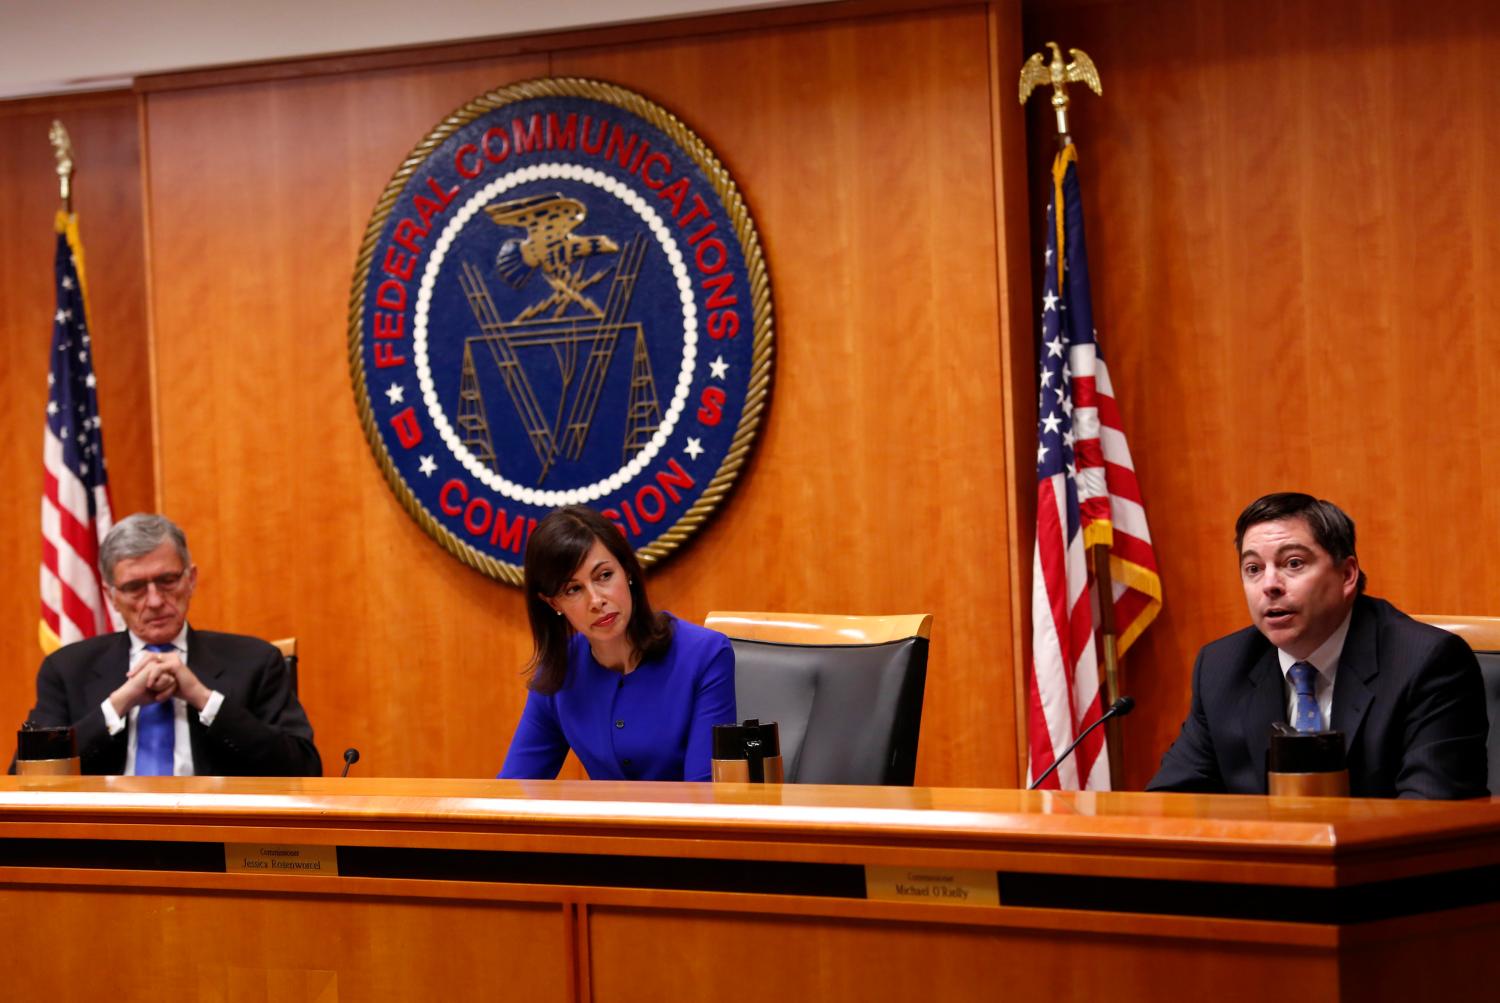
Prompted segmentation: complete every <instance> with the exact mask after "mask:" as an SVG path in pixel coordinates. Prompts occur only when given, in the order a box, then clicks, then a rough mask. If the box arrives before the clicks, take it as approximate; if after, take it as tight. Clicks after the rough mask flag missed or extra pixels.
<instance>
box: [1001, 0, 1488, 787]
mask: <svg viewBox="0 0 1500 1003" xmlns="http://www.w3.org/2000/svg"><path fill="white" fill-rule="evenodd" d="M1025 34H1026V38H1027V42H1028V45H1027V50H1028V51H1033V50H1035V49H1038V48H1040V47H1041V45H1042V43H1043V42H1045V41H1047V40H1049V39H1055V40H1056V41H1058V42H1060V43H1061V44H1062V45H1064V46H1071V47H1077V48H1081V49H1084V50H1085V51H1087V52H1088V53H1089V54H1090V55H1091V56H1092V57H1093V58H1094V60H1095V62H1096V63H1097V64H1098V66H1099V70H1100V73H1101V76H1102V78H1103V82H1104V88H1105V91H1104V95H1105V96H1104V97H1103V98H1102V99H1100V98H1095V97H1094V96H1093V95H1091V94H1081V95H1080V96H1079V97H1078V99H1077V100H1076V101H1075V102H1074V105H1073V108H1074V112H1073V131H1074V137H1075V140H1076V141H1077V143H1078V146H1079V151H1080V158H1081V170H1082V174H1083V190H1084V199H1085V206H1086V210H1087V213H1088V218H1089V245H1090V246H1089V250H1090V259H1091V260H1090V264H1091V266H1092V278H1093V281H1094V296H1095V299H1094V308H1095V317H1096V319H1097V321H1098V327H1099V331H1100V334H1101V338H1102V339H1103V344H1104V347H1105V350H1106V352H1107V353H1108V355H1109V358H1110V367H1111V375H1112V376H1113V378H1114V383H1115V389H1116V392H1117V394H1118V396H1119V398H1120V401H1121V405H1122V408H1123V410H1124V415H1125V421H1126V425H1127V431H1128V434H1129V438H1130V444H1131V448H1132V451H1133V453H1134V456H1135V462H1136V467H1137V470H1138V472H1139V474H1140V480H1141V485H1142V490H1143V491H1144V493H1145V497H1146V503H1147V510H1148V512H1149V514H1150V517H1151V528H1152V533H1153V535H1154V536H1155V538H1156V544H1157V556H1158V558H1159V560H1160V561H1161V564H1162V577H1163V583H1164V588H1165V591H1166V606H1165V610H1164V612H1163V614H1162V616H1161V618H1160V619H1159V620H1158V621H1157V623H1156V625H1155V626H1153V627H1152V628H1151V629H1150V630H1149V631H1147V633H1146V634H1145V635H1144V637H1143V639H1142V641H1141V642H1140V643H1139V645H1137V647H1136V648H1135V649H1134V651H1132V652H1131V654H1130V655H1129V656H1128V658H1127V664H1126V667H1125V672H1126V680H1127V684H1126V687H1125V688H1126V690H1127V691H1128V692H1131V693H1133V694H1134V696H1135V697H1136V699H1137V701H1138V706H1139V709H1138V710H1137V711H1136V714H1135V716H1134V717H1132V718H1131V719H1130V721H1129V722H1127V724H1126V728H1125V731H1126V736H1127V737H1126V741H1127V764H1126V765H1127V779H1128V782H1129V784H1130V786H1134V787H1139V786H1141V785H1143V784H1144V783H1145V782H1146V781H1147V780H1148V779H1149V778H1150V776H1151V774H1152V773H1153V772H1154V771H1155V767H1156V765H1157V762H1158V761H1159V759H1160V756H1161V753H1162V752H1163V751H1164V750H1165V749H1166V747H1167V746H1168V745H1169V744H1170V742H1171V739H1172V738H1173V737H1174V736H1175V734H1176V730H1177V726H1178V724H1179V722H1180V721H1181V719H1182V716H1183V714H1184V712H1185V710H1186V707H1187V703H1188V689H1189V672H1190V668H1191V661H1192V658H1193V654H1194V652H1195V651H1196V649H1197V648H1198V646H1199V645H1201V644H1202V643H1204V642H1206V641H1208V640H1210V639H1212V638H1214V637H1217V636H1219V635H1222V634H1224V633H1226V632H1228V631H1230V630H1233V629H1236V628H1238V627H1240V626H1243V625H1245V624H1246V623H1248V616H1247V614H1246V612H1245V608H1244V600H1243V595H1242V593H1241V590H1240V589H1239V588H1238V587H1237V584H1236V581H1237V579H1236V573H1235V563H1234V557H1233V550H1232V540H1233V523H1234V519H1235V517H1236V515H1237V514H1238V513H1239V511H1240V509H1241V508H1242V507H1243V506H1244V505H1245V504H1246V503H1248V502H1249V501H1251V500H1252V499H1254V498H1255V497H1257V496H1259V495H1260V494H1263V493H1265V492H1268V491H1276V490H1288V489H1292V490H1299V489H1300V490H1306V491H1309V492H1312V493H1314V494H1317V495H1319V496H1320V497H1326V498H1330V499H1332V500H1334V501H1336V502H1338V503H1339V504H1340V505H1341V506H1343V507H1344V508H1345V509H1346V510H1347V511H1348V512H1349V513H1350V514H1351V515H1352V516H1353V517H1354V519H1355V520H1356V522H1357V524H1358V526H1359V530H1360V534H1359V537H1360V548H1359V549H1360V557H1361V560H1362V563H1363V565H1364V566H1365V568H1366V569H1367V571H1368V572H1369V575H1370V591H1371V592H1372V593H1373V594H1376V595H1381V596H1385V597H1387V598H1390V599H1391V600H1393V601H1394V602H1396V603H1397V605H1399V606H1401V607H1403V608H1405V609H1407V610H1410V611H1445V612H1447V611H1451V612H1456V613H1483V614H1496V613H1500V566H1497V565H1496V563H1495V562H1494V561H1493V560H1491V559H1490V551H1491V550H1492V549H1493V547H1491V546H1489V541H1490V538H1491V537H1492V536H1493V533H1492V532H1491V527H1493V526H1494V525H1496V524H1497V520H1500V495H1497V494H1496V493H1495V492H1493V491H1489V490H1487V486H1488V485H1489V484H1491V483H1492V482H1494V480H1495V474H1496V472H1497V470H1500V406H1497V404H1496V399H1497V391H1500V377H1497V376H1496V375H1495V367H1494V365H1493V355H1494V352H1495V347H1496V345H1497V333H1500V324H1497V308H1500V297H1497V294H1496V287H1495V281H1494V277H1493V276H1494V271H1495V268H1496V267H1497V264H1500V236H1497V230H1496V228H1495V225H1494V221H1495V220H1496V219H1497V218H1500V196H1497V195H1496V193H1495V186H1494V184H1493V178H1494V173H1495V170H1496V167H1497V166H1500V165H1497V158H1496V152H1495V150H1496V146H1495V140H1494V136H1495V135H1496V130H1497V127H1500V111H1497V110H1496V103H1495V100H1494V99H1495V95H1496V85H1495V82H1494V79H1493V75H1492V72H1491V70H1489V69H1488V67H1489V66H1490V65H1492V64H1493V63H1494V61H1495V60H1496V58H1497V57H1500V8H1496V7H1494V6H1493V5H1491V4H1488V3H1485V2H1483V0H1463V2H1454V3H1445V4H1420V3H1415V2H1406V3H1385V2H1377V0H1338V2H1334V3H1327V4H1317V5H1307V4H1302V3H1298V2H1295V0H1275V2H1270V3H1262V4H1237V3H1232V2H1219V3H1195V4H1182V3H1176V2H1165V0H1160V2H1140V3H1128V4H1127V3H1105V4H1045V3H1038V4H1035V5H1033V6H1030V7H1028V20H1027V23H1026V28H1025ZM1031 118H1032V122H1031V124H1032V130H1031V135H1032V142H1033V149H1050V132H1051V115H1050V111H1047V110H1045V109H1044V108H1043V107H1041V106H1040V105H1039V106H1038V107H1037V108H1036V109H1034V110H1033V111H1032V113H1031ZM1032 159H1033V165H1032V166H1033V172H1034V173H1033V189H1034V194H1035V192H1036V190H1037V183H1038V182H1039V181H1040V180H1041V176H1040V174H1039V173H1037V172H1039V171H1040V170H1041V169H1043V168H1044V167H1045V164H1044V160H1045V158H1044V157H1041V156H1033V158H1032ZM1033 203H1034V205H1035V206H1036V207H1037V208H1038V209H1039V207H1040V195H1036V197H1034V198H1033ZM1035 221H1036V217H1035V216H1034V217H1033V228H1034V229H1035V226H1036V222H1035Z"/></svg>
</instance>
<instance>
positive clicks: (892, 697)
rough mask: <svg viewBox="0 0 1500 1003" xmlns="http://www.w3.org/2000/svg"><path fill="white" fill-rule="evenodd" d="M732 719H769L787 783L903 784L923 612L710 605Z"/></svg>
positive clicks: (911, 758) (922, 654) (910, 766)
mask: <svg viewBox="0 0 1500 1003" xmlns="http://www.w3.org/2000/svg"><path fill="white" fill-rule="evenodd" d="M705 622H706V623H707V625H708V626H709V627H712V628H713V629H714V630H717V631H721V632H723V633H724V634H727V635H728V636H729V638H730V641H731V643H732V644H733V645H734V663H735V702H736V703H737V704H738V708H739V715H740V720H742V721H743V720H748V719H750V718H758V719H760V720H761V721H762V722H766V721H775V722H776V724H777V726H778V729H779V731H780V735H781V759H782V767H783V772H784V775H785V777H786V782H787V783H804V784H887V785H904V786H908V787H909V786H911V784H912V782H913V780H914V778H915V776H916V769H917V738H918V735H919V733H920V731H921V727H922V696H923V693H924V691H925V689H926V685H927V647H928V638H929V636H930V634H931V632H932V614H930V613H919V614H912V615H906V616H828V615H819V614H807V613H728V612H719V613H710V614H709V615H708V619H707V620H706V621H705Z"/></svg>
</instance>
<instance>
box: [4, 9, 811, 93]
mask: <svg viewBox="0 0 1500 1003" xmlns="http://www.w3.org/2000/svg"><path fill="white" fill-rule="evenodd" d="M808 2H827V0H0V99H4V98H15V97H24V96H29V95H39V94H55V93H60V92H64V91H72V90H97V89H101V88H108V87H121V86H126V85H128V84H129V82H130V80H131V78H133V77H136V76H140V75H142V74H146V73H161V72H166V71H171V70H186V69H199V68H203V67H209V66H227V65H231V64H234V63H249V62H260V61H262V60H268V59H282V58H287V57H294V56H313V55H323V54H327V53H337V52H355V51H360V50H364V49H383V48H391V47H394V46H404V45H423V44H429V43H434V42H450V41H457V40H461V39H466V38H489V37H495V36H504V35H525V34H531V33H534V32H541V31H555V30H560V29H569V28H583V27H591V26H597V25H605V24H623V23H627V22H631V21H647V20H656V19H662V18H674V17H684V16H687V15H691V14H701V13H707V12H715V11H729V10H750V9H754V8H760V7H780V6H787V5H789V4H791V3H808Z"/></svg>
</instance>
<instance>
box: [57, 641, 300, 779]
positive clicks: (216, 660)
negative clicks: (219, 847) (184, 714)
mask: <svg viewBox="0 0 1500 1003" xmlns="http://www.w3.org/2000/svg"><path fill="white" fill-rule="evenodd" d="M187 647H188V666H189V667H190V668H191V669H192V670H193V672H194V673H195V674H196V675H197V676H198V678H199V679H201V680H203V683H204V685H206V686H207V687H208V688H209V689H213V690H218V691H219V692H220V693H222V694H224V702H223V704H222V705H221V706H220V707H219V712H218V714H216V715H214V723H213V725H212V726H206V725H204V724H203V722H201V721H199V720H198V712H197V711H196V710H194V709H193V708H191V707H189V708H188V734H189V737H190V739H191V741H192V745H193V770H194V772H195V773H197V774H198V775H199V776H267V777H274V776H287V777H298V776H321V775H322V773H323V763H322V760H321V759H319V757H318V750H317V748H316V747H315V746H314V745H313V731H312V725H311V724H309V723H308V720H307V713H306V712H305V711H303V709H302V705H301V704H300V703H298V701H297V695H296V694H295V693H293V692H292V689H291V678H290V675H289V673H288V672H287V668H286V659H284V658H283V657H282V655H281V652H279V651H277V650H276V649H275V648H274V647H272V646H271V645H269V644H267V643H266V642H265V641H261V640H258V639H257V638H253V637H242V636H240V635H238V634H219V633H215V632H213V631H208V630H194V629H192V628H191V627H189V628H188V634H187ZM129 659H130V635H129V634H127V633H125V632H124V631H121V632H119V633H116V634H106V635H104V636H102V637H91V638H89V639H87V640H84V641H78V642H75V643H73V644H70V645H67V646H66V647H63V648H59V649H58V650H57V651H54V652H53V653H52V654H50V655H48V656H47V657H46V658H45V659H43V660H42V667H41V669H40V670H39V671H38V672H37V677H36V706H35V707H33V708H32V710H31V713H30V714H29V715H27V720H29V721H31V722H32V723H33V724H36V725H41V726H47V727H58V726H63V725H72V726H73V728H74V731H75V733H76V734H77V736H78V754H79V758H80V759H81V760H82V767H83V772H84V773H96V774H119V773H123V772H125V753H126V747H127V743H128V729H125V730H122V731H121V732H120V733H119V734H118V735H110V734H109V733H108V731H107V730H106V728H105V724H104V712H103V711H102V710H100V709H99V706H100V704H102V703H103V702H104V701H105V699H106V698H107V697H108V696H109V695H110V694H111V693H113V692H114V691H115V690H116V689H117V688H118V687H119V685H120V684H121V683H123V682H124V681H125V672H126V670H127V669H128V668H129V665H128V664H127V663H128V661H129Z"/></svg>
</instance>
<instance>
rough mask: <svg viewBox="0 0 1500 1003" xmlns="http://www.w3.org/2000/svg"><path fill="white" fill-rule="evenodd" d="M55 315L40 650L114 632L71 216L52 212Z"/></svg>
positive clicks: (100, 447)
mask: <svg viewBox="0 0 1500 1003" xmlns="http://www.w3.org/2000/svg"><path fill="white" fill-rule="evenodd" d="M56 276H57V313H56V314H54V315H53V317H52V354H51V363H50V365H49V369H48V373H47V389H48V393H47V430H46V433H45V434H44V436H43V442H42V467H43V475H44V479H45V482H46V487H45V489H44V491H43V493H42V582H41V584H42V619H41V624H40V629H39V633H40V636H41V642H42V649H43V650H44V651H49V652H50V651H53V650H55V649H56V648H58V647H60V646H61V645H64V644H70V643H72V642H73V641H78V640H82V639H83V638H85V637H93V636H94V635H95V634H103V633H107V632H109V631H111V630H118V629H119V628H120V626H121V625H120V623H119V620H118V614H117V613H115V611H114V609H113V608H112V607H110V606H109V604H108V603H106V602H105V601H104V589H103V587H102V585H101V583H100V580H99V543H100V541H102V540H103V539H104V534H105V533H108V532H109V528H110V526H111V525H113V521H114V520H113V518H112V516H111V515H110V506H109V485H108V482H107V479H106V475H105V469H104V440H103V438H102V437H101V436H100V434H99V399H98V395H97V393H96V392H95V388H94V363H93V347H92V344H91V341H90V338H89V329H88V323H87V321H86V318H85V316H84V305H83V304H84V295H83V251H82V248H81V246H80V244H79V242H78V218H77V217H76V216H74V215H72V214H71V213H66V212H59V213H58V214H57V255H56Z"/></svg>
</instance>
